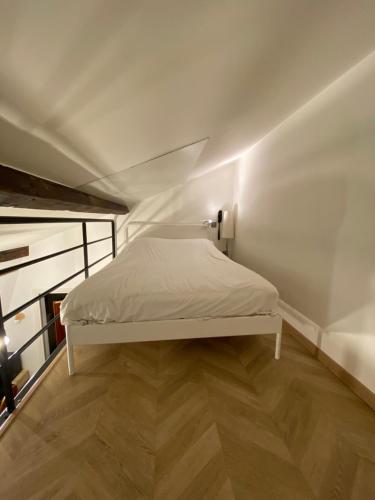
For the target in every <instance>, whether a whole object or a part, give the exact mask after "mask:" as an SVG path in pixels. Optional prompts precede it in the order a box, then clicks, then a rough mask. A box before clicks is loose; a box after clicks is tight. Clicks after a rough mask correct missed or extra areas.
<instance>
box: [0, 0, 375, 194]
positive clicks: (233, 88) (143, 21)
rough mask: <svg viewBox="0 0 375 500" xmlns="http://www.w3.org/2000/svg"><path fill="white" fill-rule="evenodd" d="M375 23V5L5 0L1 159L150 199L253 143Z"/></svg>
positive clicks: (365, 44)
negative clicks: (195, 146) (191, 150)
mask: <svg viewBox="0 0 375 500" xmlns="http://www.w3.org/2000/svg"><path fill="white" fill-rule="evenodd" d="M374 20H375V2H374V0H206V1H202V0H189V1H186V0H158V1H154V0H148V1H144V0H133V1H130V0H118V1H117V0H106V1H103V0H65V1H63V2H62V1H51V0H34V1H32V2H29V1H26V0H19V1H17V2H14V1H4V0H2V1H1V16H0V60H1V64H0V161H1V162H3V163H5V164H8V165H12V166H14V167H17V168H20V169H22V170H25V171H28V172H31V173H34V174H36V175H40V176H43V177H46V178H48V179H51V180H55V181H57V182H61V183H63V184H66V185H69V186H73V187H77V186H79V187H80V188H81V189H84V190H88V191H91V190H93V189H100V190H101V191H102V192H104V193H106V194H108V195H111V194H112V195H113V194H114V193H113V183H112V184H111V183H110V182H109V183H108V182H103V181H99V179H101V178H103V177H106V178H107V180H108V179H109V180H113V181H115V180H118V179H119V178H121V184H120V188H121V189H117V192H116V193H115V194H116V196H117V197H121V198H122V199H125V200H126V201H130V202H134V201H137V200H140V199H144V198H145V197H147V196H150V194H155V192H157V191H163V190H165V189H168V188H170V187H171V184H173V183H174V182H176V184H180V183H181V179H183V180H188V179H189V178H192V177H195V176H198V175H201V174H202V173H205V172H207V171H209V170H210V169H212V168H215V167H216V166H218V165H219V164H222V163H223V162H225V161H227V160H228V159H230V158H231V157H233V156H236V155H238V154H239V153H241V152H242V151H244V150H245V149H247V148H249V147H250V146H251V145H252V144H253V143H254V142H256V141H257V140H259V139H260V138H261V137H262V136H264V135H265V134H266V133H267V132H268V131H270V130H271V129H272V128H274V127H275V126H277V125H278V124H279V123H280V122H282V121H283V120H284V119H286V118H287V117H288V116H289V115H290V114H292V113H293V112H294V111H295V110H296V109H298V108H299V107H300V106H302V105H303V104H304V103H305V102H306V101H308V100H309V99H311V98H312V97H313V96H314V95H316V94H317V93H318V92H320V91H321V90H322V89H324V88H325V87H326V86H327V85H328V84H329V83H331V82H332V81H333V80H335V79H336V78H338V77H339V76H340V75H341V74H343V73H344V72H346V71H347V70H349V69H350V67H351V66H353V65H354V64H356V63H357V62H358V61H360V60H361V59H363V58H364V57H365V56H366V55H367V54H369V53H370V52H372V50H373V49H374V48H375V29H374ZM204 138H209V140H208V141H207V142H206V143H199V144H200V145H202V144H204V146H205V147H204V148H201V149H200V150H196V151H195V153H196V154H192V155H191V157H190V160H189V161H187V159H186V158H184V160H183V161H180V156H179V155H176V154H175V153H171V155H168V154H165V153H167V152H168V151H175V150H176V149H178V148H182V147H183V146H185V145H187V144H192V143H194V142H197V141H201V140H202V139H204ZM160 155H163V156H161V157H160V158H157V159H156V160H154V161H150V159H152V158H155V157H159V156H160ZM182 156H184V155H183V154H182ZM131 167H133V168H131ZM125 169H129V171H128V172H126V175H125V174H121V177H117V175H118V173H119V172H123V171H124V170H125Z"/></svg>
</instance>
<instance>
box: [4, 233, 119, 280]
mask: <svg viewBox="0 0 375 500" xmlns="http://www.w3.org/2000/svg"><path fill="white" fill-rule="evenodd" d="M111 238H112V236H106V237H105V238H99V239H98V240H94V241H88V242H87V246H88V245H93V244H94V243H99V242H100V241H105V240H110V239H111ZM84 246H85V244H84V243H81V244H80V245H76V246H74V247H70V248H66V249H65V250H60V251H59V252H55V253H50V254H48V255H44V256H43V257H38V258H36V259H33V260H27V261H26V262H21V263H20V264H15V265H14V266H9V267H5V268H4V269H0V276H2V275H4V274H8V273H12V272H14V271H18V270H19V269H22V268H24V267H28V266H32V265H33V264H38V263H39V262H43V261H44V260H48V259H52V258H53V257H58V256H59V255H64V253H68V252H73V251H74V250H79V249H80V248H83V247H84Z"/></svg>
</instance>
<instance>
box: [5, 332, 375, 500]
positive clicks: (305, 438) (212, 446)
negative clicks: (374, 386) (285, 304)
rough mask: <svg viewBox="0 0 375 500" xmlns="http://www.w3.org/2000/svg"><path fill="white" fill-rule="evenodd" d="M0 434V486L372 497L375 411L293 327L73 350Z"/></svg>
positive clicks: (132, 496)
mask: <svg viewBox="0 0 375 500" xmlns="http://www.w3.org/2000/svg"><path fill="white" fill-rule="evenodd" d="M77 352H78V355H77V369H78V372H79V373H78V374H77V375H76V376H74V377H72V378H68V377H67V372H66V358H65V355H64V356H63V357H62V358H61V359H60V360H59V361H58V363H57V364H56V366H55V367H54V368H53V369H52V370H51V372H50V373H49V375H48V376H47V378H46V379H45V380H44V381H43V383H42V385H41V386H40V388H39V389H38V390H37V391H36V392H35V394H34V395H33V397H32V398H31V400H30V401H29V402H28V403H27V404H26V406H25V407H24V409H23V410H22V411H21V413H20V414H19V416H18V417H17V419H16V420H15V422H14V423H13V424H12V425H11V427H10V428H9V430H8V431H7V432H6V433H5V434H4V435H3V437H2V439H1V441H0V468H1V474H0V477H1V479H0V491H1V494H0V496H1V498H4V499H7V500H11V499H15V500H23V499H33V500H36V499H48V500H52V499H56V500H57V499H70V500H75V499H77V500H78V499H80V500H91V499H98V500H99V499H100V500H107V499H108V500H109V499H111V500H115V499H122V500H127V499H128V500H136V499H158V500H172V499H173V500H174V499H180V500H200V499H206V500H211V499H212V500H229V499H230V500H233V499H236V500H242V499H246V500H252V499H262V500H273V499H275V500H284V499H285V500H307V499H313V498H315V499H322V500H325V499H327V500H331V499H335V500H337V499H358V500H372V499H375V415H374V412H373V411H372V410H371V409H370V408H369V407H367V406H366V405H365V404H364V403H362V402H361V401H360V400H359V399H358V398H357V397H356V396H355V395H354V394H352V393H351V392H350V391H349V389H347V388H346V387H345V386H344V385H342V383H341V382H339V381H338V380H337V379H336V378H335V377H334V376H333V375H331V374H330V373H329V372H328V371H327V370H326V368H324V367H323V366H322V365H321V364H320V363H319V362H317V361H316V360H315V359H314V358H312V357H311V356H310V355H309V354H307V352H306V351H305V350H304V348H303V347H301V346H300V345H299V344H298V343H297V342H296V341H295V340H294V339H292V338H291V337H289V336H287V335H284V339H283V350H282V359H281V360H280V361H274V360H273V352H274V339H273V338H271V337H269V338H267V337H266V336H263V337H248V338H244V337H242V338H231V339H215V340H194V341H167V342H158V343H143V344H128V345H121V346H119V345H117V346H106V347H103V346H96V347H84V348H81V349H78V350H77Z"/></svg>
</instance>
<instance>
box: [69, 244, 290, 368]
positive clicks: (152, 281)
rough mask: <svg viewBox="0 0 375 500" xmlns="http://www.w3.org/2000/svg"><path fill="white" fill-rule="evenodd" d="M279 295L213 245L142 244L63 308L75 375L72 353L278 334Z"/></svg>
mask: <svg viewBox="0 0 375 500" xmlns="http://www.w3.org/2000/svg"><path fill="white" fill-rule="evenodd" d="M277 301H278V293H277V290H276V288H275V287H274V286H273V285H272V284H271V283H269V282H268V281H267V280H265V279H264V278H262V277H261V276H259V275H258V274H256V273H254V272H253V271H250V270H249V269H247V268H245V267H243V266H240V265H239V264H236V263H235V262H233V261H232V260H230V259H229V258H228V257H226V256H225V255H223V254H222V253H221V252H220V251H219V250H218V249H217V248H216V247H215V245H214V244H213V243H212V242H211V241H209V240H207V239H175V240H174V239H164V238H138V239H136V240H134V241H133V242H131V243H129V244H128V245H127V246H126V248H125V249H124V250H123V251H122V252H121V253H120V254H119V255H118V257H116V258H115V259H114V260H113V261H112V262H111V263H110V264H108V265H107V266H106V267H105V268H104V269H102V270H101V271H99V272H98V273H96V274H95V275H94V276H92V277H90V278H88V279H87V280H85V281H84V282H82V283H81V284H80V285H78V286H77V287H76V288H75V289H74V290H72V291H71V292H70V293H69V294H68V295H67V297H66V298H65V300H64V301H63V303H62V307H61V320H62V323H63V324H64V325H66V326H67V347H68V365H69V374H73V373H74V362H73V347H74V345H78V344H80V345H81V344H107V343H122V342H141V341H151V340H167V339H184V338H199V337H221V336H234V335H254V334H276V352H275V358H276V359H279V357H280V344H281V318H280V316H279V315H278V314H277V313H276V309H277Z"/></svg>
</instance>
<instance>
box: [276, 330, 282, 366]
mask: <svg viewBox="0 0 375 500" xmlns="http://www.w3.org/2000/svg"><path fill="white" fill-rule="evenodd" d="M280 351H281V332H279V333H277V334H276V348H275V359H280Z"/></svg>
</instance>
